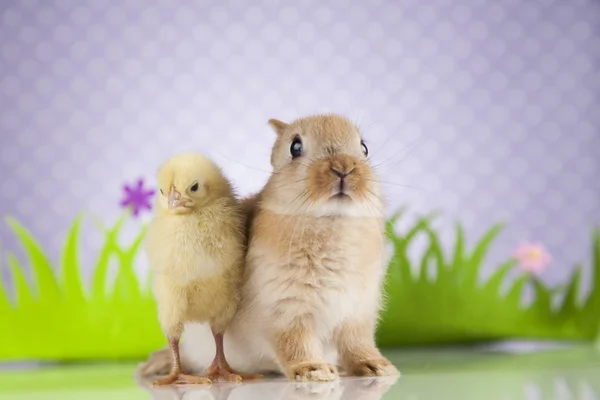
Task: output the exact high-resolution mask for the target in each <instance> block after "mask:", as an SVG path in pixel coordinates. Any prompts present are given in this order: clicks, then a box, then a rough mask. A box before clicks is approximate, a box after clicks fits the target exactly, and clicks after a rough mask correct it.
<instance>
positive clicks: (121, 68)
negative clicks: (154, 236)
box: [0, 0, 600, 283]
mask: <svg viewBox="0 0 600 400" xmlns="http://www.w3.org/2000/svg"><path fill="white" fill-rule="evenodd" d="M0 7H1V11H2V19H1V23H0V38H1V39H0V46H1V49H0V50H1V57H2V59H1V60H2V61H1V64H0V104H1V106H0V132H1V136H0V137H1V139H0V152H1V161H0V177H1V178H0V179H1V182H0V214H1V215H11V216H14V217H15V218H17V219H18V220H19V221H20V222H21V223H22V224H23V225H25V226H26V227H27V228H28V229H30V231H31V232H32V233H33V234H34V235H35V236H36V237H37V238H38V239H39V241H40V242H41V244H42V245H43V247H44V249H47V251H48V253H49V257H50V258H51V259H52V260H56V259H57V258H58V256H59V248H60V246H62V243H63V241H64V236H65V235H64V234H63V233H64V232H66V231H67V229H68V227H69V225H70V224H71V223H72V221H73V219H74V217H75V216H76V214H77V213H79V212H85V213H86V214H89V215H91V216H93V217H95V218H99V219H101V220H102V221H104V222H105V223H107V224H109V223H111V222H112V221H114V220H115V219H116V218H117V217H118V215H120V213H121V212H122V210H121V209H120V206H119V202H120V201H121V200H122V197H123V189H122V185H123V184H135V182H137V180H138V179H139V178H143V179H145V181H146V186H147V187H150V188H152V187H153V185H154V173H155V171H156V168H157V167H158V165H159V164H160V163H161V162H162V161H163V160H164V159H165V158H167V157H169V156H171V155H172V154H173V153H176V152H179V151H187V150H197V151H201V152H204V153H207V154H209V155H211V156H212V157H213V158H214V159H215V161H217V162H218V163H219V164H220V165H221V166H222V167H223V168H224V169H225V171H226V172H227V174H228V175H229V176H230V177H231V179H232V180H233V181H234V182H235V184H236V186H237V187H238V188H239V191H240V193H241V194H243V195H245V194H249V193H252V192H254V191H257V190H259V189H260V188H261V186H262V185H263V183H264V182H265V181H266V179H267V177H268V171H269V170H270V166H269V161H268V160H269V153H270V147H271V145H272V143H273V141H274V134H273V132H272V131H271V130H270V128H269V127H268V125H267V123H266V121H267V120H268V119H269V118H279V119H282V120H287V121H291V120H293V119H294V118H297V117H299V116H304V115H307V114H311V113H322V112H338V113H342V114H345V115H347V116H348V117H350V118H351V119H353V120H354V121H356V122H357V123H358V124H359V126H360V127H361V129H362V131H363V133H364V136H365V138H366V139H367V142H368V145H369V147H370V151H371V155H372V157H373V160H374V163H375V164H378V165H379V164H380V166H379V167H378V172H379V174H380V176H381V179H382V181H384V182H386V183H384V184H383V185H384V188H385V192H386V196H387V199H388V203H389V210H390V212H391V211H394V210H395V209H397V208H398V207H401V206H406V207H408V209H409V211H410V212H415V213H426V212H431V211H433V210H441V211H442V212H443V214H442V216H443V218H441V219H440V223H441V224H442V226H441V229H442V230H443V231H448V232H450V233H451V231H450V229H451V223H452V222H453V221H454V220H460V221H461V222H462V223H464V225H465V226H466V228H467V232H472V235H475V236H478V235H480V234H481V232H483V231H484V230H485V229H487V228H488V227H489V226H491V224H493V223H495V222H498V221H505V222H507V223H508V226H507V228H506V230H505V232H504V234H503V235H502V236H501V238H500V239H499V241H498V243H497V245H496V246H495V247H494V249H493V250H492V253H491V254H490V257H491V263H492V264H493V263H494V261H495V258H497V259H501V258H503V257H505V256H506V254H509V253H510V252H512V250H513V248H514V247H515V246H516V245H517V244H518V242H520V241H524V240H535V241H539V242H540V243H543V244H544V245H545V246H546V247H547V249H548V251H549V252H550V253H551V254H552V256H553V260H554V261H553V263H552V266H551V267H549V268H548V271H547V273H546V274H544V279H547V280H548V281H550V282H552V283H556V282H559V281H561V279H564V278H565V277H566V276H567V274H568V273H569V272H570V268H572V266H573V265H574V264H575V263H579V262H587V261H589V248H590V238H591V235H590V232H591V228H592V226H593V224H594V223H599V222H600V179H598V174H599V173H600V157H599V156H600V113H599V112H598V110H599V109H600V95H599V93H600V68H599V65H600V3H598V2H597V1H594V0H574V1H560V0H558V1H552V0H534V1H517V0H499V1H487V0H472V1H460V0H444V1H436V2H421V1H416V0H403V1H383V0H376V1H372V2H369V3H366V2H365V3H361V2H353V3H351V4H350V3H348V2H345V1H329V2H326V3H322V2H318V1H310V0H309V1H302V2H294V3H292V2H284V1H277V0H265V1H261V2H233V1H229V2H221V3H217V2H209V1H194V2H178V3H177V4H176V5H175V4H174V3H173V2H170V1H166V0H165V1H161V0H152V1H142V0H137V1H136V0H127V1H122V2H106V1H86V2H81V1H75V0H71V1H69V0H51V1H41V0H40V1H35V0H22V1H10V0H8V1H7V0H3V1H2V2H1V5H0ZM147 217H148V213H142V214H141V218H142V220H144V219H145V218H147ZM130 229H131V230H132V234H133V232H135V231H136V227H131V228H130ZM82 238H83V239H82V246H83V248H82V252H81V256H82V258H83V265H85V266H86V267H87V266H88V265H89V264H90V263H91V261H92V260H93V259H94V258H95V257H96V255H95V254H96V252H97V251H98V248H99V246H100V243H101V237H100V235H99V233H98V231H97V230H96V229H94V228H93V227H92V228H91V229H90V231H89V232H88V233H86V234H85V235H83V236H82ZM0 243H2V246H3V248H4V249H10V250H12V249H15V250H17V246H16V245H15V239H14V237H13V235H12V234H11V233H10V231H9V230H8V229H7V227H6V225H4V224H0ZM141 263H142V264H143V260H141ZM90 267H91V266H90ZM139 268H140V269H142V270H143V269H144V268H145V267H143V266H140V267H139ZM4 273H5V274H6V271H4ZM87 273H88V274H89V270H88V272H87Z"/></svg>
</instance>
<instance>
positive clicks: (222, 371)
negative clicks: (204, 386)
mask: <svg viewBox="0 0 600 400" xmlns="http://www.w3.org/2000/svg"><path fill="white" fill-rule="evenodd" d="M212 333H213V337H214V338H215V347H216V354H215V358H214V360H213V362H212V364H211V365H210V367H208V371H207V376H208V378H209V379H211V380H216V379H218V378H222V379H224V380H227V381H230V382H241V381H242V380H248V379H258V378H261V377H262V375H259V374H240V373H238V372H236V371H234V370H233V368H231V367H230V366H229V363H228V362H227V359H226V358H225V351H224V347H223V333H220V332H216V331H215V330H214V329H213V330H212Z"/></svg>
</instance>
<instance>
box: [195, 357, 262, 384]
mask: <svg viewBox="0 0 600 400" xmlns="http://www.w3.org/2000/svg"><path fill="white" fill-rule="evenodd" d="M206 372H207V374H206V376H207V377H208V379H210V380H212V381H216V380H224V381H228V382H236V383H239V382H242V381H245V380H252V379H259V378H261V377H262V375H259V374H241V373H239V372H237V371H235V370H234V369H233V368H231V367H230V366H229V364H227V361H225V360H217V359H215V361H213V363H212V364H211V366H210V367H209V368H208V370H207V371H206Z"/></svg>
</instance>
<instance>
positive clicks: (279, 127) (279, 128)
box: [269, 119, 288, 135]
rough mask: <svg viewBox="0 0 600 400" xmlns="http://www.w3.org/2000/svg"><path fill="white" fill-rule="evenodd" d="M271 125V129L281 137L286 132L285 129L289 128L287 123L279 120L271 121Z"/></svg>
mask: <svg viewBox="0 0 600 400" xmlns="http://www.w3.org/2000/svg"><path fill="white" fill-rule="evenodd" d="M269 125H271V127H272V128H273V129H274V130H275V132H276V133H277V134H278V135H281V133H282V132H283V131H284V130H285V128H287V127H288V124H286V123H285V122H282V121H280V120H278V119H270V120H269Z"/></svg>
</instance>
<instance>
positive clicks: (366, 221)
mask: <svg viewBox="0 0 600 400" xmlns="http://www.w3.org/2000/svg"><path fill="white" fill-rule="evenodd" d="M269 124H270V125H271V127H272V128H273V129H274V131H275V132H276V134H277V138H276V141H275V144H274V146H273V150H272V153H271V165H272V167H273V172H272V174H271V176H270V178H269V180H268V182H267V183H266V185H265V186H264V188H263V189H262V190H261V191H260V192H259V193H258V194H255V195H254V196H251V197H249V198H247V199H245V200H244V201H243V203H242V204H243V208H244V209H245V210H246V215H247V218H248V220H247V229H248V233H249V241H248V248H247V253H246V265H245V270H244V275H243V283H242V294H241V295H242V300H241V304H240V308H239V310H238V312H237V314H236V315H235V317H234V318H233V320H232V322H231V325H230V326H229V328H228V331H227V332H226V334H225V348H226V349H227V354H226V355H227V359H228V360H229V362H230V364H231V366H232V367H233V368H235V369H236V370H239V371H244V372H255V373H263V374H268V373H271V372H275V373H283V374H284V375H285V376H287V377H288V378H289V379H291V380H297V381H333V380H337V379H339V372H338V368H339V369H341V370H342V371H344V372H345V373H346V374H347V375H351V376H392V375H399V371H398V370H397V369H396V367H394V365H393V364H392V363H391V362H390V361H389V360H388V359H386V358H385V357H384V356H383V355H382V354H381V352H380V351H379V349H378V348H377V346H376V344H375V338H374V337H375V329H376V325H377V321H378V317H379V312H380V309H381V306H382V300H383V298H382V282H383V279H384V275H385V255H384V247H385V233H384V232H385V230H384V226H385V207H384V206H385V205H384V201H383V199H382V193H381V188H380V185H379V183H378V180H377V177H376V175H375V173H374V171H373V168H372V166H371V165H370V164H369V159H368V148H367V146H366V144H365V142H364V141H363V139H362V137H361V134H360V132H359V129H358V128H357V127H356V126H355V125H354V124H353V123H352V122H351V121H350V120H349V119H347V118H345V117H343V116H340V115H336V114H327V115H313V116H309V117H304V118H300V119H297V120H296V121H293V122H292V123H289V124H288V123H284V122H282V121H279V120H276V119H271V120H269ZM213 346H214V344H213V343H212V336H211V334H210V329H209V328H208V327H206V326H203V325H200V324H192V325H189V326H188V327H187V328H186V331H185V332H184V334H183V338H182V346H181V347H182V350H181V353H182V363H183V365H184V366H185V367H186V368H188V369H190V370H192V371H193V370H201V369H203V368H206V367H207V366H208V365H209V364H210V361H211V357H212V353H214V350H215V349H214V348H213ZM166 357H168V353H167V355H166V356H165V353H164V350H163V351H161V352H158V353H155V354H153V355H152V357H151V358H150V360H149V361H148V362H147V363H146V364H144V365H142V366H141V367H140V368H141V371H142V373H143V374H151V373H164V372H165V370H166V371H167V372H168V368H167V367H168V366H169V360H168V358H166Z"/></svg>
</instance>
